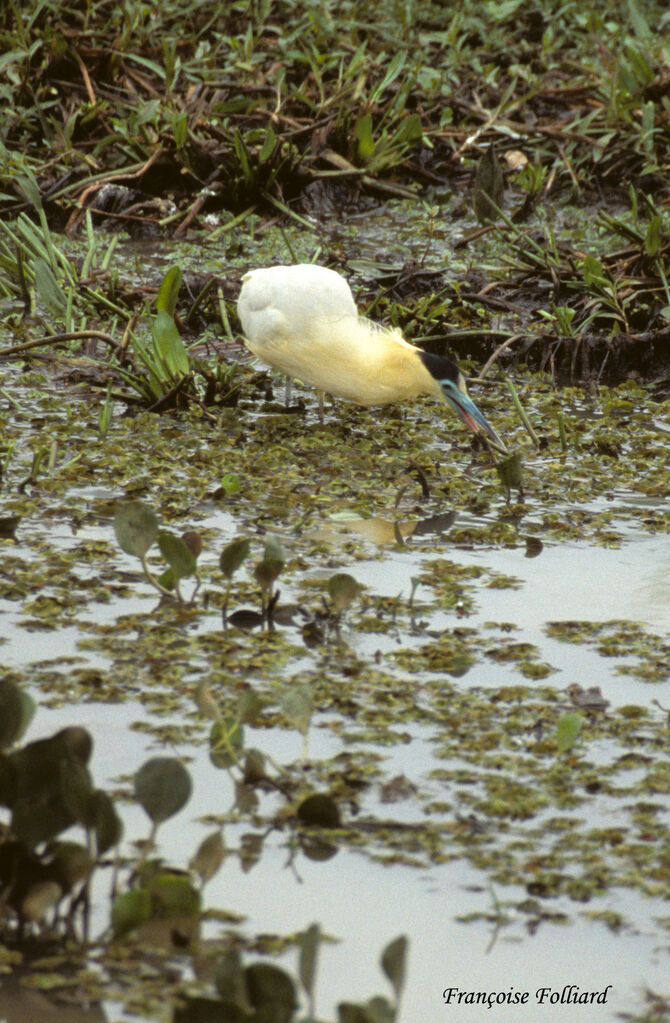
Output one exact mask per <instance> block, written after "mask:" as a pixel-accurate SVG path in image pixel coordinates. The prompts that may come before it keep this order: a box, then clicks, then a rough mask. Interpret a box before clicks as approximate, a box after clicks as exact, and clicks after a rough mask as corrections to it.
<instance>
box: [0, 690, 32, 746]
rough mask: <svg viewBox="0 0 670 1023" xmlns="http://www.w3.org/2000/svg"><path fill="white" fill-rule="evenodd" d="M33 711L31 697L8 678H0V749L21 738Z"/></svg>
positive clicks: (11, 744)
mask: <svg viewBox="0 0 670 1023" xmlns="http://www.w3.org/2000/svg"><path fill="white" fill-rule="evenodd" d="M34 713H35V704H34V702H33V700H32V699H31V697H30V696H28V694H27V693H24V692H23V690H22V689H21V688H20V687H19V686H17V685H16V683H15V682H12V681H10V679H0V749H7V748H8V747H9V746H13V745H14V743H15V742H17V741H18V740H19V739H20V738H21V736H22V735H23V733H24V732H25V730H26V728H27V727H28V725H29V724H30V721H31V719H32V716H33V714H34Z"/></svg>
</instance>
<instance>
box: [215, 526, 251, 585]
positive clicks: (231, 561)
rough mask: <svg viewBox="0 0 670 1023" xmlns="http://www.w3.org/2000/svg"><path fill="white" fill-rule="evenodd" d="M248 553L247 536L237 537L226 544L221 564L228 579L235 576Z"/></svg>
mask: <svg viewBox="0 0 670 1023" xmlns="http://www.w3.org/2000/svg"><path fill="white" fill-rule="evenodd" d="M248 554H249V539H248V537H246V536H240V537H237V538H236V539H235V540H231V541H230V543H228V544H226V546H225V547H224V548H223V550H222V551H221V555H220V557H219V566H220V568H221V571H222V572H223V574H224V575H225V577H226V579H232V578H233V576H234V575H235V573H236V572H237V570H238V568H239V567H240V566H241V565H242V563H243V562H244V560H245V559H246V557H247V555H248Z"/></svg>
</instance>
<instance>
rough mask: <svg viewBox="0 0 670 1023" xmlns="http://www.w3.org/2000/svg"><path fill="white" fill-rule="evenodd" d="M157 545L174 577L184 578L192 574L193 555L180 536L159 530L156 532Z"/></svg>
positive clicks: (194, 566) (193, 566) (193, 567)
mask: <svg viewBox="0 0 670 1023" xmlns="http://www.w3.org/2000/svg"><path fill="white" fill-rule="evenodd" d="M158 546H159V548H160V552H161V554H162V555H163V557H164V558H165V560H166V561H167V563H168V565H169V566H170V568H171V569H172V573H173V576H174V578H175V579H185V578H187V577H188V576H190V575H193V573H194V572H195V569H196V559H195V555H194V554H193V551H192V550H190V549H189V548H188V546H187V545H186V544H185V543H184V541H183V540H182V538H181V537H180V536H175V535H174V534H173V533H168V532H167V531H164V530H161V532H160V533H159V534H158Z"/></svg>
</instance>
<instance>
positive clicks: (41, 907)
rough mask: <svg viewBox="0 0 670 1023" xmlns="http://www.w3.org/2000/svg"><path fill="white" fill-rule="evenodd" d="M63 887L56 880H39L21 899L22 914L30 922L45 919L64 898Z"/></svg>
mask: <svg viewBox="0 0 670 1023" xmlns="http://www.w3.org/2000/svg"><path fill="white" fill-rule="evenodd" d="M62 895H63V889H62V888H61V886H60V885H59V884H58V883H57V882H56V881H37V882H36V883H35V884H33V885H31V886H30V888H29V889H28V892H27V893H26V894H25V895H24V896H23V898H22V899H21V915H22V916H23V917H24V918H25V919H26V920H27V921H28V922H29V923H38V922H39V921H40V920H44V918H45V916H46V915H47V913H49V912H50V911H51V910H52V909H53V908H54V906H57V905H58V902H59V901H60V899H61V898H62Z"/></svg>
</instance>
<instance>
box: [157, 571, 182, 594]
mask: <svg viewBox="0 0 670 1023" xmlns="http://www.w3.org/2000/svg"><path fill="white" fill-rule="evenodd" d="M178 581H179V580H178V579H176V578H175V574H174V572H173V571H172V569H171V568H166V569H165V571H164V572H161V574H160V575H159V576H158V585H159V586H162V587H163V589H164V590H169V592H170V593H171V592H172V590H174V588H175V587H176V585H177V583H178Z"/></svg>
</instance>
